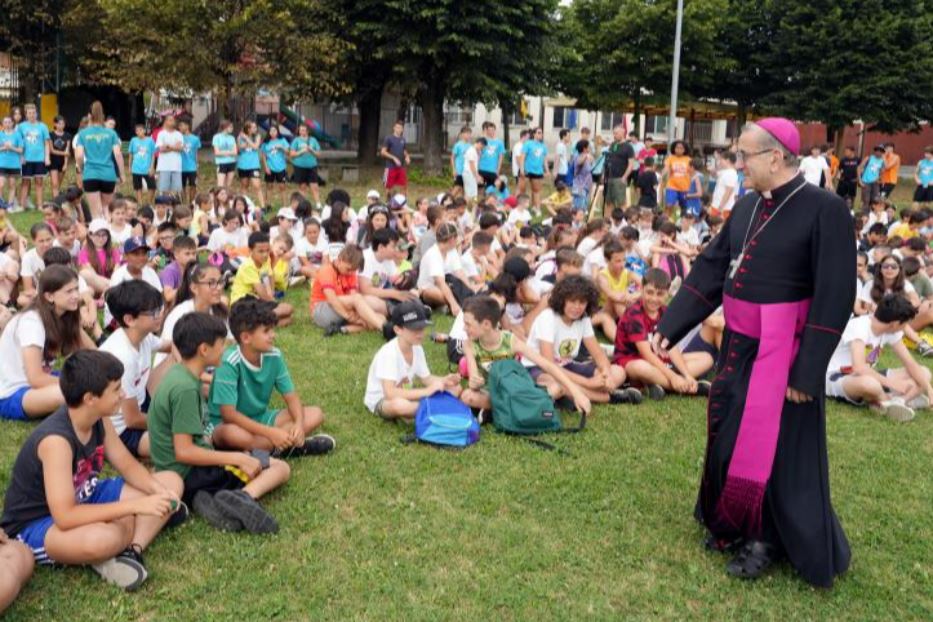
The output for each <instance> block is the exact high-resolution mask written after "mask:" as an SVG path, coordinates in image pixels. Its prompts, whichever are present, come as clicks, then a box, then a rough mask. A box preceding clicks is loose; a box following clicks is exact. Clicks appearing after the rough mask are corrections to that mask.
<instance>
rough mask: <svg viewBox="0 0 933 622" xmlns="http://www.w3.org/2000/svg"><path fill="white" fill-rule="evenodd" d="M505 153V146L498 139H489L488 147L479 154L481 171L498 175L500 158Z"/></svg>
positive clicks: (487, 140)
mask: <svg viewBox="0 0 933 622" xmlns="http://www.w3.org/2000/svg"><path fill="white" fill-rule="evenodd" d="M503 153H505V145H504V144H503V143H502V141H501V140H499V139H498V138H487V139H486V147H485V148H484V149H483V152H482V153H480V154H479V170H480V171H485V172H487V173H496V172H498V171H497V170H496V167H497V166H498V164H499V156H501V155H502V154H503Z"/></svg>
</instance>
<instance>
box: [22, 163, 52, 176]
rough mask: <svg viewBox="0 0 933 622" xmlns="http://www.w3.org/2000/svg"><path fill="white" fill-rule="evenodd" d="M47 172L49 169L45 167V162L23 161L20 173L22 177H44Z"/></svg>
mask: <svg viewBox="0 0 933 622" xmlns="http://www.w3.org/2000/svg"><path fill="white" fill-rule="evenodd" d="M48 174H49V169H48V168H46V166H45V162H23V172H22V173H20V175H21V176H22V177H23V179H29V178H31V177H45V176H46V175H48Z"/></svg>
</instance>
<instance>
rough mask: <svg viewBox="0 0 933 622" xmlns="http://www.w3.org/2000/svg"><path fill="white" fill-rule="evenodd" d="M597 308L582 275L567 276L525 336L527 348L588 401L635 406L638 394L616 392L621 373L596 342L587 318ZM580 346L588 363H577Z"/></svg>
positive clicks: (593, 293) (622, 377) (591, 287)
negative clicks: (556, 369)
mask: <svg viewBox="0 0 933 622" xmlns="http://www.w3.org/2000/svg"><path fill="white" fill-rule="evenodd" d="M598 308H599V292H597V291H596V286H595V285H593V282H592V281H590V280H589V279H587V278H586V277H582V276H568V277H567V278H565V279H563V280H561V281H560V282H559V283H557V285H555V286H554V289H553V290H552V291H551V295H550V297H549V298H548V308H547V309H545V310H544V311H542V312H541V314H540V315H538V317H537V318H535V321H534V324H532V326H531V331H530V333H529V334H528V347H529V348H531V349H533V350H534V351H536V352H538V353H540V354H541V356H543V357H544V358H546V359H547V360H550V361H554V362H555V363H557V365H559V366H560V367H561V368H562V369H563V370H564V373H566V374H567V376H568V377H569V378H570V379H571V380H572V381H573V382H574V383H575V384H576V385H577V386H579V387H580V388H581V389H582V390H583V392H584V393H586V396H587V397H588V398H590V400H591V401H593V402H596V403H599V404H605V403H607V402H608V403H610V404H639V403H641V400H642V395H641V392H640V391H639V390H638V389H625V390H620V389H619V387H621V386H622V383H623V382H625V370H624V369H622V367H620V366H618V365H611V364H610V363H609V359H608V358H607V357H606V353H605V352H604V351H603V349H602V348H601V347H600V346H599V342H598V341H597V340H596V334H595V333H594V332H593V324H592V322H590V315H591V314H592V313H595V312H596V310H597V309H598ZM581 345H582V346H585V347H586V350H587V352H589V354H590V356H591V357H592V359H593V360H592V361H588V362H581V361H578V360H577V355H578V354H579V353H580V346H581ZM523 362H524V363H525V366H526V367H528V368H529V369H528V372H529V373H530V374H531V376H532V378H536V377H537V376H539V375H541V373H542V370H541V369H540V368H539V367H534V366H532V365H531V364H529V363H528V362H525V361H523Z"/></svg>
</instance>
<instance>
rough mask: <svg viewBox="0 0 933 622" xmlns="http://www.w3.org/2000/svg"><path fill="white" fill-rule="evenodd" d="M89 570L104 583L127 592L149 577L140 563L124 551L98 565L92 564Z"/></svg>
mask: <svg viewBox="0 0 933 622" xmlns="http://www.w3.org/2000/svg"><path fill="white" fill-rule="evenodd" d="M91 568H93V569H94V572H96V573H97V574H99V575H100V576H101V577H102V578H103V579H104V581H107V582H108V583H113V584H114V585H117V586H119V587H122V588H123V589H124V590H126V591H127V592H132V591H133V590H135V589H137V588H138V587H139V586H140V585H142V584H143V583H145V581H146V578H148V576H149V573H148V572H147V571H146V567H145V566H143V565H142V562H140V561H139V560H137V559H136V557H135V556H134V555H131V554H128V553H127V552H126V551H124V552H123V553H120V554H119V555H117V556H116V557H111V558H110V559H108V560H106V561H102V562H101V563H99V564H94V565H93V566H91Z"/></svg>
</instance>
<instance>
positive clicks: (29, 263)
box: [17, 222, 55, 307]
mask: <svg viewBox="0 0 933 622" xmlns="http://www.w3.org/2000/svg"><path fill="white" fill-rule="evenodd" d="M29 235H30V237H31V238H32V243H33V245H34V246H33V248H31V249H29V250H28V251H26V254H25V255H23V258H22V262H21V263H20V267H19V275H20V277H21V279H20V283H21V289H20V293H19V298H18V299H17V304H18V305H19V306H20V307H26V306H28V305H29V303H31V302H32V301H33V300H34V299H35V297H36V286H37V283H38V281H39V274H40V273H41V272H42V270H44V269H45V262H44V261H43V259H42V258H43V256H44V255H45V253H46V251H48V250H49V249H50V248H52V243H53V242H54V241H55V237H54V235H53V234H52V228H51V227H50V226H49V225H47V224H46V223H44V222H38V223H36V224H34V225H33V226H32V227H30V229H29Z"/></svg>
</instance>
